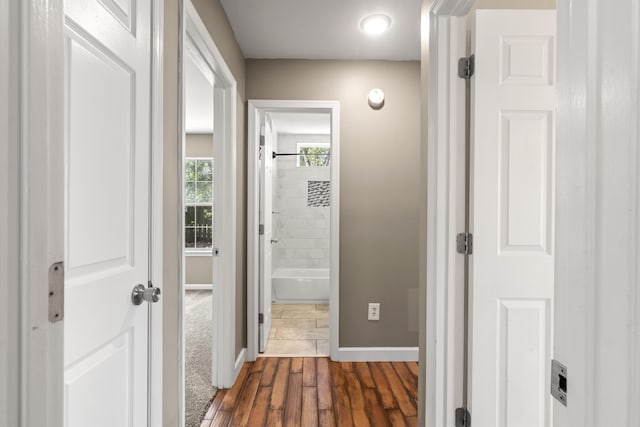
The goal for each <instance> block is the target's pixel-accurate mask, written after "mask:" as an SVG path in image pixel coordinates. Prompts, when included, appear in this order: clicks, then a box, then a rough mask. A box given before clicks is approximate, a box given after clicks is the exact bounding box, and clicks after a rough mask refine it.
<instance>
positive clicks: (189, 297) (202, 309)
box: [182, 43, 215, 427]
mask: <svg viewBox="0 0 640 427" xmlns="http://www.w3.org/2000/svg"><path fill="white" fill-rule="evenodd" d="M184 69H185V74H184V129H185V137H184V151H183V188H182V191H183V197H182V200H183V208H184V230H183V240H184V253H183V259H182V265H183V266H184V284H185V285H184V324H183V325H184V343H185V344H184V345H185V349H184V372H185V374H184V375H185V389H184V390H185V391H184V393H185V394H184V395H185V426H186V427H192V426H197V425H199V423H200V419H201V415H202V414H203V413H204V411H206V409H207V406H208V404H209V401H210V400H211V397H212V396H213V395H214V393H215V388H214V386H213V377H212V360H213V322H212V319H213V309H214V307H213V223H214V215H213V207H214V206H213V200H214V192H213V177H214V160H213V132H214V127H213V121H214V120H213V119H214V108H213V104H214V93H213V89H214V75H213V70H211V68H210V67H209V66H208V65H207V63H206V61H204V59H203V58H202V56H201V55H200V54H199V52H198V51H197V50H196V49H195V47H194V46H193V45H192V44H190V43H187V50H186V53H185V56H184Z"/></svg>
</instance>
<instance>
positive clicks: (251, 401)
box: [201, 357, 418, 427]
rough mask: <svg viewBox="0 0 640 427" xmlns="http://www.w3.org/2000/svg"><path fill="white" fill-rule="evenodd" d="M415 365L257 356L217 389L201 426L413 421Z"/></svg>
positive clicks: (301, 426)
mask: <svg viewBox="0 0 640 427" xmlns="http://www.w3.org/2000/svg"><path fill="white" fill-rule="evenodd" d="M417 400H418V364H417V363H415V362H407V363H405V362H380V363H377V362H376V363H373V362H358V363H355V362H353V363H352V362H341V363H340V362H331V361H330V360H329V359H328V358H315V357H310V358H306V357H305V358H302V357H293V358H290V357H282V358H270V357H263V358H259V359H258V360H256V361H255V362H253V363H245V365H244V366H243V367H242V370H241V371H240V374H239V375H238V379H237V380H236V383H235V384H234V385H233V387H232V388H230V389H227V390H219V391H218V392H217V393H216V396H215V398H214V399H213V402H212V403H211V407H210V408H209V410H208V411H207V414H206V415H205V417H204V421H202V424H201V427H218V426H295V427H308V426H338V427H343V426H344V427H349V426H354V427H366V426H372V427H377V426H415V425H417V419H416V418H417V414H418V412H417Z"/></svg>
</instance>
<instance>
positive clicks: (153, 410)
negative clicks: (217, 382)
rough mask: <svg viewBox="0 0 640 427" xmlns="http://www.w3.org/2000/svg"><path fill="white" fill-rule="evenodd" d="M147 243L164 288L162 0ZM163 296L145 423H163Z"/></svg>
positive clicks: (155, 42)
mask: <svg viewBox="0 0 640 427" xmlns="http://www.w3.org/2000/svg"><path fill="white" fill-rule="evenodd" d="M151 8H152V10H151V13H152V21H151V22H152V24H151V49H152V53H151V55H152V56H151V109H152V111H151V205H150V206H151V225H150V231H151V236H150V239H151V247H150V253H149V259H150V263H151V266H150V270H149V273H150V277H149V280H151V282H152V283H153V285H154V286H157V287H159V288H160V289H163V288H164V280H163V278H164V276H163V262H162V260H163V253H164V224H163V210H164V205H163V194H164V186H163V182H164V178H163V175H164V173H163V150H164V72H163V71H164V56H163V55H164V0H153V1H152V3H151ZM163 312H164V298H160V301H158V302H157V303H156V304H149V328H150V330H149V339H150V345H149V352H150V354H149V362H150V368H149V394H150V395H149V404H148V407H149V409H148V417H147V419H148V421H147V422H148V425H149V426H161V425H162V424H163V416H162V415H163V407H164V402H163V399H162V396H163V393H162V388H163V383H164V375H163V372H164V370H163V330H164V328H163V325H164V323H163V316H164V314H163Z"/></svg>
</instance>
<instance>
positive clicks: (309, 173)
mask: <svg viewBox="0 0 640 427" xmlns="http://www.w3.org/2000/svg"><path fill="white" fill-rule="evenodd" d="M299 142H304V143H313V142H318V143H329V142H331V140H330V137H329V135H283V134H279V135H278V137H277V139H276V141H275V147H276V148H275V150H276V151H277V152H279V153H295V152H296V145H297V143H299ZM330 177H331V168H330V167H297V166H296V156H285V157H278V158H277V159H276V160H275V164H274V165H273V179H274V182H273V211H274V212H276V213H274V215H273V236H274V237H276V238H277V239H278V243H276V244H275V245H274V247H273V267H274V269H277V268H329V227H330V219H331V218H330V212H329V209H330V208H329V207H310V206H307V204H308V200H307V189H308V182H309V181H329V180H330Z"/></svg>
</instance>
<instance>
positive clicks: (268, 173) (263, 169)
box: [258, 114, 273, 352]
mask: <svg viewBox="0 0 640 427" xmlns="http://www.w3.org/2000/svg"><path fill="white" fill-rule="evenodd" d="M262 128H263V129H264V147H263V148H262V158H261V161H260V224H262V225H263V226H264V234H263V235H261V236H260V286H259V288H260V291H259V293H260V295H259V310H260V313H262V314H263V319H264V322H263V323H262V324H261V325H260V326H259V328H258V336H259V339H258V343H259V347H260V352H264V350H265V348H266V347H267V340H268V338H269V332H270V331H271V270H272V265H271V263H272V256H271V254H272V252H273V251H272V247H271V240H272V239H273V227H272V222H273V221H272V218H273V213H272V212H273V191H272V188H273V176H272V175H273V174H272V164H273V158H272V152H273V128H272V124H271V119H270V117H269V115H268V114H265V117H264V121H263V126H262Z"/></svg>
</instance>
